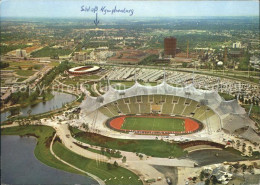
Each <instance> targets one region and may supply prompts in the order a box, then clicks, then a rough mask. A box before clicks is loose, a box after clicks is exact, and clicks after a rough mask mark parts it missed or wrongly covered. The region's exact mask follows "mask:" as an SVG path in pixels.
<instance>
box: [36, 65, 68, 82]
mask: <svg viewBox="0 0 260 185" xmlns="http://www.w3.org/2000/svg"><path fill="white" fill-rule="evenodd" d="M70 67H71V65H70V64H69V62H68V61H64V62H62V63H61V64H60V65H58V66H56V67H55V68H53V69H52V70H51V71H49V72H48V74H46V75H45V76H44V78H43V79H42V82H41V85H50V83H51V82H52V81H53V80H54V79H55V77H56V75H58V74H60V73H63V72H64V71H65V70H68V69H69V68H70Z"/></svg>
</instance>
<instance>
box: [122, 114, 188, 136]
mask: <svg viewBox="0 0 260 185" xmlns="http://www.w3.org/2000/svg"><path fill="white" fill-rule="evenodd" d="M121 129H127V130H156V131H178V132H180V131H185V120H183V119H177V118H151V117H126V118H125V121H124V123H123V125H122V127H121Z"/></svg>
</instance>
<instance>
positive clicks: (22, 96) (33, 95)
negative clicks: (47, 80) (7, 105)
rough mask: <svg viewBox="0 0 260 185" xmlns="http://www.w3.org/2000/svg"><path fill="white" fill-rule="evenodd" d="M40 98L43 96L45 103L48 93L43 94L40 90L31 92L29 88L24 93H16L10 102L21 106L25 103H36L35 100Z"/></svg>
mask: <svg viewBox="0 0 260 185" xmlns="http://www.w3.org/2000/svg"><path fill="white" fill-rule="evenodd" d="M39 96H42V99H43V101H45V99H46V96H47V93H46V92H45V91H44V90H43V91H42V92H40V89H39V88H36V90H35V91H33V92H30V89H29V87H27V88H26V90H25V91H24V92H23V91H18V92H15V93H12V95H11V97H10V101H11V103H12V104H18V103H19V104H21V103H25V102H29V103H31V102H34V101H35V100H37V98H38V97H39Z"/></svg>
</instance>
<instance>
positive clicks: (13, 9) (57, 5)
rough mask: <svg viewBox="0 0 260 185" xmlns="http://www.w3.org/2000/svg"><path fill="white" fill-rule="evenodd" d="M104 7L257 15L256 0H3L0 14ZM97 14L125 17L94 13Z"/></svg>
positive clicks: (158, 13)
mask: <svg viewBox="0 0 260 185" xmlns="http://www.w3.org/2000/svg"><path fill="white" fill-rule="evenodd" d="M83 5H84V6H87V7H90V8H93V7H95V6H98V9H99V10H100V9H101V8H102V7H104V6H105V7H106V8H107V9H111V10H112V9H114V8H115V6H116V8H117V9H124V8H126V9H132V10H133V11H134V13H133V15H132V17H178V16H182V17H185V16H199V17H204V16H259V2H258V1H120V2H119V1H81V0H76V1H70V0H56V1H50V0H23V1H21V0H3V1H2V2H1V17H43V18H51V17H53V18H57V17H60V18H70V17H71V18H84V17H85V18H92V17H95V12H83V11H81V7H82V6H83ZM98 13H99V16H101V17H107V18H109V17H129V14H123V13H115V14H113V15H111V14H109V13H107V14H106V15H104V14H102V12H98Z"/></svg>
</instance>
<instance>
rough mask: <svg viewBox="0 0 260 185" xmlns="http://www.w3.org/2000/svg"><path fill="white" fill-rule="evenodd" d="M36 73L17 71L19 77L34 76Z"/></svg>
mask: <svg viewBox="0 0 260 185" xmlns="http://www.w3.org/2000/svg"><path fill="white" fill-rule="evenodd" d="M34 73H35V71H32V70H17V71H16V74H18V75H19V76H32V75H33V74H34Z"/></svg>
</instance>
